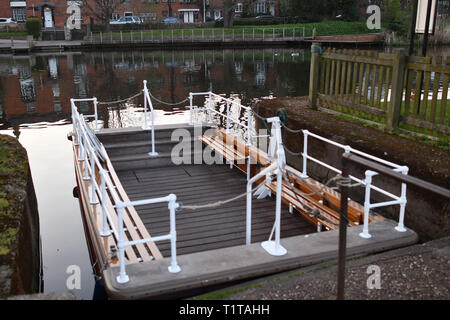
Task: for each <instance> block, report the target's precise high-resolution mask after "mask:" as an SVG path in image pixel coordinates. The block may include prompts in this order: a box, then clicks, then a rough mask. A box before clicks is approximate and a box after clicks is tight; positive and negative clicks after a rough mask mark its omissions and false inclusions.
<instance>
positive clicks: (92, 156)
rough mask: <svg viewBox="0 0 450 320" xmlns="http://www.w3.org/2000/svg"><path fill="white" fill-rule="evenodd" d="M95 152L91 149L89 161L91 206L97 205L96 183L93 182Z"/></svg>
mask: <svg viewBox="0 0 450 320" xmlns="http://www.w3.org/2000/svg"><path fill="white" fill-rule="evenodd" d="M94 157H95V151H94V149H91V152H90V158H91V159H90V160H91V188H92V195H91V204H92V205H94V204H98V197H97V192H96V187H95V186H96V181H95V158H94Z"/></svg>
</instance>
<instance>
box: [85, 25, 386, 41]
mask: <svg viewBox="0 0 450 320" xmlns="http://www.w3.org/2000/svg"><path fill="white" fill-rule="evenodd" d="M303 28H304V29H305V36H311V35H312V32H313V29H314V28H316V32H317V35H318V36H326V35H355V34H358V35H361V34H370V33H374V32H377V30H369V29H367V26H366V23H365V22H359V21H356V22H346V21H325V22H317V23H304V24H281V25H280V24H278V25H267V26H234V27H233V28H229V29H224V28H195V29H184V30H183V29H166V30H162V29H154V30H142V31H140V30H136V31H123V32H122V37H123V39H124V40H125V39H130V38H131V36H132V35H133V39H134V40H139V39H140V37H141V33H142V37H144V38H145V39H146V40H148V39H149V38H152V37H153V38H154V39H155V40H156V39H158V38H161V36H164V37H172V34H173V36H174V37H177V38H179V37H182V36H184V37H185V38H186V39H189V38H190V37H192V34H193V35H194V37H201V36H205V37H210V38H211V37H212V36H213V35H214V36H215V38H216V39H219V38H220V37H221V36H222V35H223V34H225V36H232V35H233V34H234V35H235V37H236V38H237V39H239V37H243V36H245V37H246V38H249V37H252V36H253V35H255V37H258V38H260V37H262V36H263V33H264V36H265V37H268V38H270V37H273V35H275V37H281V36H283V34H284V36H286V37H291V36H293V35H295V36H301V35H303ZM103 35H104V39H105V40H107V39H109V38H108V37H111V35H112V37H113V38H114V39H116V40H117V39H118V38H119V39H120V31H112V32H103ZM93 36H94V38H96V39H98V38H99V37H100V34H99V32H94V34H93Z"/></svg>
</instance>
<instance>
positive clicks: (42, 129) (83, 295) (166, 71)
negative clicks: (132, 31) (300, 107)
mask: <svg viewBox="0 0 450 320" xmlns="http://www.w3.org/2000/svg"><path fill="white" fill-rule="evenodd" d="M386 51H389V50H386ZM449 52H450V50H449V48H448V47H447V48H442V49H438V50H436V49H432V50H430V52H429V53H430V54H432V55H444V56H446V55H448V54H449ZM309 66H310V53H309V50H308V49H302V48H283V49H275V48H273V49H272V48H270V49H244V50H242V49H239V50H231V49H230V50H196V51H188V50H184V51H182V50H175V51H129V52H88V53H81V52H63V53H45V54H44V53H42V54H35V55H29V56H10V55H4V56H0V133H2V134H9V135H13V136H16V137H18V138H19V141H20V142H21V143H22V145H23V146H24V147H25V148H26V150H27V152H28V156H29V159H30V167H31V172H32V176H33V182H34V186H35V190H36V195H37V199H38V208H39V217H40V232H41V241H42V249H43V262H44V290H45V292H67V291H71V292H72V293H74V294H75V296H76V297H77V298H78V299H91V298H92V294H93V290H94V277H93V274H92V268H91V262H90V259H89V253H88V249H87V245H86V239H85V234H84V230H83V224H82V220H81V215H80V208H79V204H78V200H77V199H75V198H73V196H72V189H73V187H74V186H75V185H76V182H75V176H74V167H73V157H72V149H71V143H70V142H69V141H68V140H67V138H66V137H67V134H68V133H69V132H70V131H71V122H70V103H69V99H70V98H90V97H94V96H95V97H97V98H98V100H99V101H113V100H120V99H123V98H127V97H130V96H133V95H134V94H136V93H138V92H139V91H140V90H142V81H143V80H147V81H148V88H149V89H150V91H151V93H152V95H153V96H154V97H155V98H157V99H159V100H162V101H165V102H168V103H176V102H179V101H182V100H184V99H185V98H186V97H187V96H188V94H189V92H204V91H209V90H211V91H213V92H215V93H218V94H226V95H233V96H234V97H238V98H239V100H240V101H241V103H242V104H244V105H251V104H252V103H254V102H255V101H257V100H258V99H260V98H262V97H286V96H305V95H307V94H308V86H309ZM154 103H155V104H154V107H155V109H157V112H156V113H157V115H159V116H158V117H157V118H158V119H159V120H158V121H164V119H165V118H166V117H167V116H166V115H167V114H170V112H168V111H173V110H174V107H170V106H166V105H162V104H158V103H156V101H154ZM140 104H142V96H141V97H140V98H138V99H135V100H132V101H130V102H127V103H122V104H118V105H100V106H99V115H100V118H101V120H103V122H104V125H105V127H123V126H127V125H141V124H140V123H134V122H133V121H132V120H135V119H142V113H141V115H140V117H136V114H137V113H136V112H135V110H137V109H139V108H138V107H139V105H140ZM176 108H181V109H182V108H183V105H177V106H176ZM79 109H80V111H81V112H83V113H85V114H89V113H92V111H93V110H92V106H91V105H89V104H81V105H80V106H79ZM176 110H177V112H175V113H174V114H172V115H176V114H177V113H178V114H179V109H176ZM71 266H78V267H79V269H80V272H81V273H80V275H81V282H80V287H79V288H78V287H75V288H69V287H70V286H69V287H68V286H67V284H66V282H67V279H68V277H69V275H71V274H72V272H73V271H72V272H69V271H71V270H73V269H70V267H71ZM68 268H69V270H68ZM68 272H69V273H68Z"/></svg>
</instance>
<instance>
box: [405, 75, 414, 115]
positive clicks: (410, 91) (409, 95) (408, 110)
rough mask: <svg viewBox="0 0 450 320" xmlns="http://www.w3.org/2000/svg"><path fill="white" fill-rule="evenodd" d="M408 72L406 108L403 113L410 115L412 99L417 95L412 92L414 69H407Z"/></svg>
mask: <svg viewBox="0 0 450 320" xmlns="http://www.w3.org/2000/svg"><path fill="white" fill-rule="evenodd" d="M406 72H407V75H406V93H405V110H404V112H403V114H404V115H406V116H407V115H409V112H410V105H411V100H412V99H414V98H415V96H414V95H412V94H411V93H412V81H413V74H414V70H411V69H407V71H406Z"/></svg>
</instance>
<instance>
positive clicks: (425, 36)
mask: <svg viewBox="0 0 450 320" xmlns="http://www.w3.org/2000/svg"><path fill="white" fill-rule="evenodd" d="M432 6H433V0H428V5H427V17H426V20H425V29H424V31H423V32H424V34H423V43H422V57H426V56H427V48H428V33H429V31H430V30H429V29H430V20H431V7H432ZM424 76H425V74H424V72H422V76H421V77H420V90H419V103H418V105H417V113H419V112H420V104H421V102H422V101H421V99H420V98H421V97H422V90H423V78H424ZM424 94H425V92H424ZM425 107H426V106H425Z"/></svg>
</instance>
